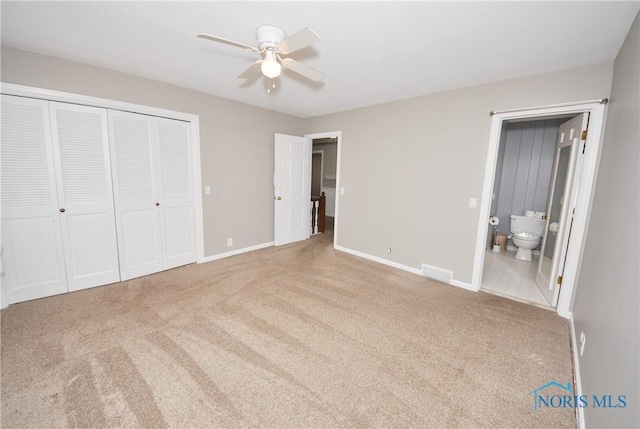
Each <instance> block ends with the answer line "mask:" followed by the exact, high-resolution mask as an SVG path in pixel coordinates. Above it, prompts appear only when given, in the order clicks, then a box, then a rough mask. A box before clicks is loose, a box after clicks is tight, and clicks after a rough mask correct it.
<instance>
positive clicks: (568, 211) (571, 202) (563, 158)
mask: <svg viewBox="0 0 640 429" xmlns="http://www.w3.org/2000/svg"><path fill="white" fill-rule="evenodd" d="M588 120H589V114H588V113H583V114H581V115H578V116H576V117H575V118H573V119H571V120H569V121H567V122H565V123H564V124H562V125H560V131H559V133H558V148H557V150H556V160H555V164H554V171H553V177H552V181H551V189H550V192H549V202H548V204H547V223H546V228H545V232H544V236H543V239H542V246H541V247H540V258H539V260H538V272H537V274H536V284H537V285H538V288H540V291H541V292H542V294H543V295H544V296H545V298H546V299H547V301H549V304H551V305H552V306H553V307H555V306H556V305H557V303H558V296H559V293H560V285H561V284H562V273H563V271H564V262H565V258H566V252H567V247H568V244H569V238H570V236H571V225H572V223H573V215H574V208H575V197H576V195H577V189H578V186H579V184H580V172H581V169H582V160H583V154H582V152H583V147H584V140H585V139H583V138H582V137H583V131H586V129H587V123H588ZM585 137H586V136H585Z"/></svg>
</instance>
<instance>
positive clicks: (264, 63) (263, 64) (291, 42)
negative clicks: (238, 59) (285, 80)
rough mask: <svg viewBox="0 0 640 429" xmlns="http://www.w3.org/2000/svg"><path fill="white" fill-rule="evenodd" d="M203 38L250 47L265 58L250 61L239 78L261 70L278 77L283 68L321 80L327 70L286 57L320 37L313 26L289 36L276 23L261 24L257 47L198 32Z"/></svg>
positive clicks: (268, 76)
mask: <svg viewBox="0 0 640 429" xmlns="http://www.w3.org/2000/svg"><path fill="white" fill-rule="evenodd" d="M198 37H200V38H202V39H207V40H212V41H214V42H220V43H224V44H226V45H231V46H235V47H237V48H242V49H247V50H249V51H253V52H257V53H259V54H261V55H262V59H261V60H258V61H256V62H255V63H253V64H251V65H250V66H249V67H248V68H247V69H246V70H245V71H243V72H242V73H240V75H239V76H238V78H239V79H250V78H252V77H254V76H256V75H257V74H258V73H259V72H262V74H263V75H264V76H266V77H267V78H270V79H275V78H277V77H278V76H280V73H281V72H282V69H283V68H285V69H288V70H291V71H292V72H295V73H297V74H299V75H300V76H303V77H305V78H307V79H310V80H312V81H314V82H322V81H323V80H324V76H325V75H324V73H322V72H320V71H318V70H316V69H313V68H311V67H309V66H306V65H304V64H302V63H300V62H298V61H296V60H294V59H292V58H285V57H286V56H287V55H289V54H291V53H293V52H296V51H299V50H300V49H303V48H306V47H307V46H311V45H313V44H314V43H316V42H317V41H318V40H320V37H318V35H317V34H316V33H315V32H314V31H313V30H311V29H310V28H303V29H302V30H300V31H298V32H297V33H295V34H293V35H291V36H289V37H287V33H285V31H284V30H283V29H281V28H279V27H276V26H274V25H261V26H259V27H258V28H257V29H256V39H257V40H258V47H257V48H256V47H254V46H249V45H245V44H244V43H238V42H234V41H232V40H227V39H223V38H222V37H217V36H211V35H210V34H202V33H201V34H198Z"/></svg>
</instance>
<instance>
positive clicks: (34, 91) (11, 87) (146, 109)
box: [0, 82, 204, 262]
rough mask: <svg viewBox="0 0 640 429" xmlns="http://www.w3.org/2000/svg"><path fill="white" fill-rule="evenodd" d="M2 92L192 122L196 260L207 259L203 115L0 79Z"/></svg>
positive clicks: (0, 90)
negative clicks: (202, 165)
mask: <svg viewBox="0 0 640 429" xmlns="http://www.w3.org/2000/svg"><path fill="white" fill-rule="evenodd" d="M0 92H1V93H2V94H7V95H15V96H19V97H27V98H37V99H43V100H50V101H58V102H62V103H72V104H80V105H84V106H93V107H102V108H105V109H113V110H122V111H125V112H133V113H141V114H144V115H150V116H158V117H161V118H168V119H177V120H180V121H185V122H189V123H191V130H190V131H191V132H190V134H191V136H192V140H193V141H192V142H191V145H192V151H191V162H192V165H193V173H192V174H193V185H192V186H193V206H194V212H195V220H194V221H195V228H196V262H200V261H202V260H203V259H204V219H203V213H202V210H203V207H202V173H201V164H200V117H199V116H198V115H194V114H191V113H184V112H177V111H173V110H166V109H159V108H157V107H151V106H143V105H140V104H132V103H125V102H122V101H117V100H109V99H106V98H97V97H90V96H87V95H82V94H72V93H69V92H62V91H54V90H50V89H44V88H35V87H31V86H24V85H16V84H12V83H4V82H0Z"/></svg>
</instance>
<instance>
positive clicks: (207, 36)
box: [198, 33, 260, 52]
mask: <svg viewBox="0 0 640 429" xmlns="http://www.w3.org/2000/svg"><path fill="white" fill-rule="evenodd" d="M198 37H199V38H201V39H207V40H212V41H214V42H220V43H224V44H225V45H231V46H235V47H236V48H242V49H247V50H249V51H254V52H260V51H259V50H258V48H256V47H253V46H249V45H245V44H244V43H238V42H234V41H233V40H227V39H223V38H222V37H217V36H212V35H210V34H204V33H200V34H198Z"/></svg>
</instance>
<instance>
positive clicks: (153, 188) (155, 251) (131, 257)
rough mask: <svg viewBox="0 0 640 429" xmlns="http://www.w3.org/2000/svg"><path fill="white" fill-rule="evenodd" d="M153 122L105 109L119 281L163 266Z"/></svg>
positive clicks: (134, 115) (149, 272) (146, 117)
mask: <svg viewBox="0 0 640 429" xmlns="http://www.w3.org/2000/svg"><path fill="white" fill-rule="evenodd" d="M153 124H154V118H153V117H151V116H145V115H139V114H134V113H127V112H119V111H109V127H110V136H111V139H110V140H111V162H112V171H113V187H114V200H115V205H116V224H117V230H118V253H119V258H120V276H121V278H122V280H128V279H131V278H135V277H140V276H144V275H147V274H151V273H155V272H158V271H161V270H162V250H161V241H160V208H159V204H160V203H159V201H158V191H157V187H158V184H157V183H156V178H155V175H154V169H155V168H156V167H155V166H156V164H157V162H158V161H157V159H156V156H155V155H154V152H155V151H154V148H153V141H154V138H155V137H154V134H155V132H154V131H153ZM156 204H158V205H156Z"/></svg>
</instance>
